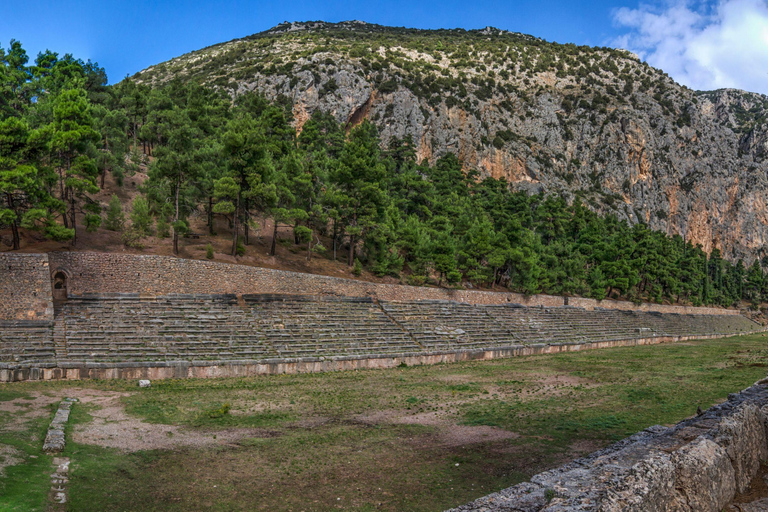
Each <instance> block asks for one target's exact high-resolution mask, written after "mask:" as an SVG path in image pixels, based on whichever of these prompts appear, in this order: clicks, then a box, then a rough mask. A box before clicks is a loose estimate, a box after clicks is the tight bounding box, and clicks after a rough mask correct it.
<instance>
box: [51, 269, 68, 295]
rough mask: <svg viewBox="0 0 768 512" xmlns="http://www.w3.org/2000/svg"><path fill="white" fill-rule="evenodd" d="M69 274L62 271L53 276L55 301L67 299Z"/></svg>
mask: <svg viewBox="0 0 768 512" xmlns="http://www.w3.org/2000/svg"><path fill="white" fill-rule="evenodd" d="M67 279H68V277H67V274H66V273H65V272H63V271H61V270H58V271H56V272H55V273H54V274H53V298H54V300H66V299H67Z"/></svg>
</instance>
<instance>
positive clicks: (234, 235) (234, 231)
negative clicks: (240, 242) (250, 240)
mask: <svg viewBox="0 0 768 512" xmlns="http://www.w3.org/2000/svg"><path fill="white" fill-rule="evenodd" d="M239 209H240V193H238V194H237V199H236V200H235V219H234V227H233V228H232V256H237V234H238V230H239V227H238V225H237V221H238V220H239V219H240V216H239V215H238V214H237V213H238V210H239Z"/></svg>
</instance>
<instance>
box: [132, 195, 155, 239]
mask: <svg viewBox="0 0 768 512" xmlns="http://www.w3.org/2000/svg"><path fill="white" fill-rule="evenodd" d="M131 223H132V224H133V225H132V228H133V229H135V230H136V231H138V232H139V233H140V234H141V236H146V235H149V234H150V226H151V224H152V217H151V216H150V214H149V202H147V200H146V199H144V198H143V197H141V196H138V197H136V199H134V200H133V203H132V205H131Z"/></svg>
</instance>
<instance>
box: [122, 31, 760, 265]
mask: <svg viewBox="0 0 768 512" xmlns="http://www.w3.org/2000/svg"><path fill="white" fill-rule="evenodd" d="M174 78H180V79H185V80H195V81H198V82H200V83H203V84H205V85H209V86H212V87H215V88H218V89H220V90H223V91H226V92H227V93H228V94H230V95H231V96H235V95H238V94H242V93H244V92H247V91H253V90H255V91H258V92H260V93H261V94H264V95H265V96H266V97H267V98H268V99H270V100H272V101H282V102H285V103H286V104H289V105H290V106H291V109H292V111H293V116H294V125H295V127H296V128H297V130H299V131H300V130H301V128H302V126H303V124H304V122H306V120H307V119H309V117H310V116H311V115H312V113H313V112H315V111H318V110H319V111H323V112H329V113H331V114H332V115H333V116H334V117H335V118H336V119H337V120H338V121H340V122H343V123H346V124H347V125H354V124H356V123H357V122H361V121H362V120H363V119H368V120H370V121H371V122H373V123H374V124H375V125H376V126H377V128H378V129H379V132H380V133H381V137H382V141H383V144H384V145H387V144H389V143H390V142H391V141H392V140H395V139H411V140H413V143H414V148H415V150H416V154H417V158H418V159H419V160H424V159H426V160H429V161H430V162H434V161H435V160H436V159H437V158H439V157H440V156H442V155H444V154H446V153H448V152H451V153H455V154H456V155H457V156H458V157H459V158H460V159H461V161H462V162H463V165H464V167H465V169H466V170H475V171H477V172H478V173H479V175H480V176H492V177H495V178H503V179H505V180H507V181H508V182H509V183H510V184H511V186H513V187H515V188H518V189H523V190H528V191H531V192H538V191H546V192H552V193H557V194H561V195H563V196H564V197H566V198H567V199H568V200H569V201H572V200H574V199H577V198H578V199H580V200H582V201H583V202H584V203H585V204H587V205H588V206H589V207H590V208H592V209H593V210H595V211H599V212H601V213H613V214H616V215H617V216H618V217H619V218H622V219H625V220H627V221H629V222H630V223H637V222H644V223H647V224H648V225H649V226H650V227H652V228H653V229H659V230H662V231H665V232H666V233H667V234H670V235H675V234H677V235H680V236H681V237H683V238H684V239H686V240H690V241H692V242H694V243H698V244H701V245H702V247H703V248H704V249H705V250H706V251H707V252H710V251H711V250H712V249H718V250H720V251H722V252H723V254H724V255H725V256H727V257H728V258H729V259H732V260H737V259H744V260H745V261H746V262H747V263H749V262H750V261H752V260H754V259H755V258H760V259H763V258H766V257H768V205H766V201H767V199H766V197H768V194H766V192H767V191H768V179H767V174H768V172H767V171H768V161H767V160H766V156H768V130H767V129H766V126H768V123H767V122H766V121H767V119H768V97H766V96H764V95H761V94H758V93H750V92H745V91H739V90H734V89H720V90H716V91H692V90H690V89H688V88H687V87H685V86H681V85H680V84H677V83H676V82H674V80H672V79H671V78H670V77H669V76H668V75H666V73H664V72H663V71H661V70H657V69H655V68H652V67H650V66H648V65H647V64H646V63H644V62H641V61H640V60H639V59H638V58H637V56H635V55H633V54H631V52H628V51H627V50H618V49H611V48H605V47H602V48H593V47H585V46H576V45H574V44H558V43H551V42H547V41H545V40H543V39H540V38H536V37H534V36H527V35H525V34H519V33H515V32H508V31H503V30H501V29H496V28H493V27H486V28H484V29H476V30H464V29H437V30H434V29H409V28H393V27H385V26H381V25H375V24H368V23H365V22H360V21H347V22H340V23H326V22H292V23H288V22H285V23H282V24H279V25H276V26H275V27H273V28H271V29H268V30H266V31H264V32H260V33H257V34H253V35H251V36H246V37H244V38H239V39H234V40H232V41H228V42H224V43H219V44H217V45H213V46H209V47H207V48H203V49H201V50H197V51H195V52H191V53H188V54H185V55H182V56H179V57H177V58H175V59H171V60H170V61H167V62H165V63H160V64H158V65H155V66H151V67H149V68H147V69H145V70H142V71H141V72H139V73H137V74H136V75H134V77H132V79H133V80H135V81H137V82H141V83H146V84H150V85H155V86H156V85H160V84H162V83H166V82H168V81H169V80H172V79H174Z"/></svg>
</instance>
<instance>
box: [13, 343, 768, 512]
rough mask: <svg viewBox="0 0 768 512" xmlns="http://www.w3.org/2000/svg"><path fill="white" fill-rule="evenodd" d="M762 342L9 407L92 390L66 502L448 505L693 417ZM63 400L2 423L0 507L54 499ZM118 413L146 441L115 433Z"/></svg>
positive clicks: (76, 427)
mask: <svg viewBox="0 0 768 512" xmlns="http://www.w3.org/2000/svg"><path fill="white" fill-rule="evenodd" d="M767 356H768V337H765V336H763V335H759V336H744V337H740V338H730V339H724V340H708V341H696V342H686V343H676V344H668V345H656V346H647V347H636V348H617V349H606V350H593V351H585V352H576V353H571V354H560V355H553V356H535V357H526V358H517V359H505V360H495V361H485V362H473V363H457V364H450V365H437V366H418V367H404V368H397V369H392V370H378V371H373V370H372V371H360V372H341V373H330V374H305V375H284V376H264V377H255V378H243V379H215V380H169V381H157V382H153V384H152V387H151V388H148V389H141V390H139V389H138V388H137V386H136V383H135V382H126V381H100V382H83V383H19V384H10V385H5V386H3V387H0V405H2V404H3V403H6V402H7V403H10V401H12V400H14V401H15V403H18V402H20V401H22V399H27V400H32V399H33V398H35V397H52V398H51V400H53V398H58V397H64V396H68V395H73V394H74V395H77V394H78V393H80V394H83V396H84V399H83V400H82V402H81V403H78V404H76V405H75V406H74V408H73V416H72V420H71V422H70V423H71V425H70V433H69V437H68V445H67V450H66V455H68V456H69V457H71V459H72V475H71V482H70V502H71V503H70V507H69V510H77V511H91V510H92V511H101V510H111V511H122V510H126V511H128V510H131V511H133V510H137V511H138V510H141V511H151V510H163V511H165V510H172V511H176V510H178V511H182V510H183V511H188V510H222V511H224V510H227V511H228V510H295V511H302V510H304V511H310V510H335V509H343V510H360V511H367V510H392V511H394V510H398V511H400V510H424V511H436V510H443V509H445V508H449V507H451V506H457V505H460V504H462V503H465V502H467V501H470V500H472V499H474V498H476V497H479V496H482V495H484V494H488V493H489V492H492V491H495V490H498V489H501V488H504V487H507V486H509V485H512V484H515V483H518V482H520V481H523V480H525V479H527V478H528V477H530V476H531V475H533V474H535V473H537V472H539V471H542V470H544V469H547V468H550V467H554V466H557V465H559V464H561V463H563V462H565V461H567V460H571V459H573V458H577V457H579V456H581V455H584V454H586V453H589V452H591V451H593V450H595V449H597V448H600V447H602V446H605V445H606V444H608V443H610V442H611V441H613V440H617V439H620V438H623V437H625V436H627V435H629V434H632V433H634V432H636V431H638V430H641V429H643V428H645V427H648V426H650V425H654V424H673V423H675V422H677V421H679V420H681V419H683V418H685V417H688V416H691V415H693V414H695V412H696V408H697V407H698V406H701V407H702V408H707V407H709V406H711V405H712V404H714V403H717V402H719V401H721V400H723V399H724V398H725V397H726V396H727V395H728V393H731V392H734V391H738V390H740V389H743V388H745V387H747V386H749V385H751V384H752V383H753V382H754V381H756V380H758V379H759V378H761V377H764V376H765V374H766V368H767V367H768V364H767V363H768V357H767ZM99 396H104V397H108V398H109V397H113V398H109V399H110V400H113V402H109V403H110V404H112V405H110V407H112V408H113V409H115V410H117V408H115V406H119V410H120V411H121V414H122V415H123V416H119V415H118V416H110V415H109V414H113V413H111V412H110V413H109V414H106V413H105V412H104V411H106V410H107V409H106V407H107V406H106V405H105V404H106V403H107V402H103V401H102V402H99V401H98V400H96V399H95V398H94V397H96V398H98V397H99ZM38 402H40V399H38ZM38 402H36V403H38ZM54 406H55V404H50V405H45V406H43V410H44V412H45V414H44V415H40V416H38V417H36V418H35V419H34V421H33V420H30V421H27V422H25V423H23V424H22V425H21V426H18V425H17V426H16V427H14V429H15V430H13V431H9V429H8V428H5V429H4V430H3V431H0V443H2V444H10V445H12V446H13V447H14V448H15V449H16V450H17V453H21V454H23V455H22V456H21V458H23V460H24V462H23V463H21V464H17V465H14V466H9V467H7V468H5V476H4V477H0V505H2V506H0V509H2V510H44V508H42V504H43V503H44V502H45V494H46V491H47V484H46V482H45V479H46V477H47V476H48V474H49V473H50V466H49V465H50V459H49V458H47V457H45V456H43V455H42V454H40V452H39V450H40V448H39V447H40V440H41V437H40V436H41V435H42V434H43V432H44V429H45V425H46V423H47V421H49V420H50V416H51V414H52V412H53V407H54ZM0 411H2V409H0ZM109 411H112V409H109ZM4 414H5V413H3V412H0V415H4ZM115 414H116V413H115ZM0 418H2V419H3V420H6V421H7V422H8V424H12V423H13V422H12V420H11V418H10V417H7V416H0ZM126 418H131V420H130V421H135V422H136V423H135V424H134V423H129V422H128V419H126ZM121 422H123V423H121ZM116 424H120V425H123V424H124V427H125V428H124V431H125V432H127V433H128V434H126V437H128V438H130V439H131V440H132V441H131V442H133V443H134V444H135V446H127V447H126V446H122V447H120V448H116V447H111V445H110V442H112V441H110V440H109V436H107V435H106V434H104V432H108V431H109V430H108V429H109V428H110V427H113V426H115V425H116ZM97 427H98V428H97ZM105 429H107V430H105ZM75 432H79V434H78V436H77V442H76V441H74V440H72V439H73V436H72V434H73V433H75ZM89 436H90V437H89ZM190 436H194V442H192V441H189V440H190V439H193V438H192V437H190ZM165 438H167V439H165ZM179 439H183V440H184V441H183V442H181V441H180V442H179V444H177V445H174V446H173V448H172V449H168V447H167V446H166V445H165V444H163V443H165V442H166V441H167V442H170V443H173V442H175V441H176V440H179ZM86 441H87V442H88V444H86ZM129 444H130V443H129ZM153 447H154V448H153ZM33 455H36V456H37V458H32V457H33Z"/></svg>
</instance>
